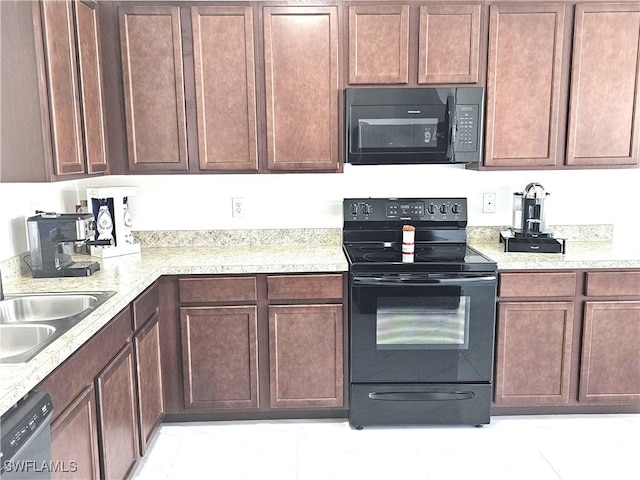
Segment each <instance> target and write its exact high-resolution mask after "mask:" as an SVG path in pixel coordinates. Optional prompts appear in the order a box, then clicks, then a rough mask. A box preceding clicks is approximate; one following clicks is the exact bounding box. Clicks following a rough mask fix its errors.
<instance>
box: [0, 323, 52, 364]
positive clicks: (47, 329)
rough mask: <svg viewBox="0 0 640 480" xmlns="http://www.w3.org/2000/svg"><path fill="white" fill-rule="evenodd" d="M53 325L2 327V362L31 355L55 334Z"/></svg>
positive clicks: (0, 327) (0, 348) (0, 340)
mask: <svg viewBox="0 0 640 480" xmlns="http://www.w3.org/2000/svg"><path fill="white" fill-rule="evenodd" d="M55 331H56V328H55V327H53V326H51V325H0V360H3V361H8V360H11V359H15V360H16V361H20V360H19V359H20V358H22V357H24V356H25V355H27V356H28V355H29V354H31V353H32V352H33V351H35V350H36V349H38V350H39V348H38V347H40V346H41V345H47V344H48V343H49V342H47V340H48V339H49V338H50V337H51V336H52V335H53V334H54V333H55Z"/></svg>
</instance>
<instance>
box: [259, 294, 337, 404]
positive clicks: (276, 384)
mask: <svg viewBox="0 0 640 480" xmlns="http://www.w3.org/2000/svg"><path fill="white" fill-rule="evenodd" d="M342 339H343V334H342V305H304V306H271V307H269V375H270V392H271V403H270V406H271V408H313V407H342V406H343V405H344V399H343V392H344V383H343V370H344V364H343V350H342V341H343V340H342Z"/></svg>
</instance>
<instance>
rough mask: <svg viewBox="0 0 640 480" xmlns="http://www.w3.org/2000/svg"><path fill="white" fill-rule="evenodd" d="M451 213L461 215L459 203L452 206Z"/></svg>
mask: <svg viewBox="0 0 640 480" xmlns="http://www.w3.org/2000/svg"><path fill="white" fill-rule="evenodd" d="M451 213H453V214H455V215H457V214H459V213H460V205H458V204H457V203H454V204H453V205H452V206H451Z"/></svg>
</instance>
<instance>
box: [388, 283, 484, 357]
mask: <svg viewBox="0 0 640 480" xmlns="http://www.w3.org/2000/svg"><path fill="white" fill-rule="evenodd" d="M470 304H471V303H470V299H469V297H467V296H460V295H459V294H458V295H454V296H432V297H416V298H412V297H382V298H379V299H378V305H377V312H376V345H377V348H378V349H379V350H400V349H407V350H408V349H460V350H466V349H468V348H469V306H470Z"/></svg>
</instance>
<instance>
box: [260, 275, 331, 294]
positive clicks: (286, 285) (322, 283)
mask: <svg viewBox="0 0 640 480" xmlns="http://www.w3.org/2000/svg"><path fill="white" fill-rule="evenodd" d="M342 297H343V286H342V274H339V273H338V274H329V275H281V276H280V275H278V276H276V275H274V276H269V277H267V298H268V299H269V300H293V299H297V300H306V299H320V298H332V299H342Z"/></svg>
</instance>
